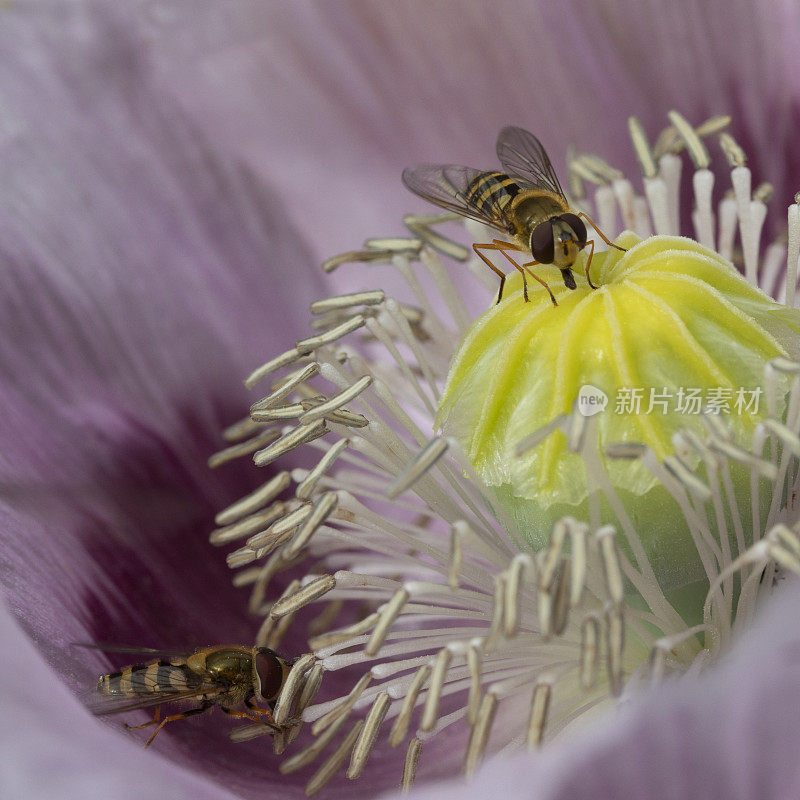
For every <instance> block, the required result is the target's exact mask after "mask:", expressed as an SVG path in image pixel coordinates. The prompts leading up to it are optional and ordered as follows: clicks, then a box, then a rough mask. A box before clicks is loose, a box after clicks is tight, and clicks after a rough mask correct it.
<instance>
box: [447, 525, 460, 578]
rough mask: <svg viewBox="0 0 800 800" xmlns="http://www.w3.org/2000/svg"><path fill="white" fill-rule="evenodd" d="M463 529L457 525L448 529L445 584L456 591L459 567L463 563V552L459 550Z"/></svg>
mask: <svg viewBox="0 0 800 800" xmlns="http://www.w3.org/2000/svg"><path fill="white" fill-rule="evenodd" d="M462 536H463V527H461V526H459V525H458V523H456V524H455V525H453V527H452V528H450V561H449V564H448V571H447V584H448V586H450V588H451V589H454V590H455V589H458V585H459V576H460V574H461V565H462V563H463V558H464V556H463V551H462V549H461V538H462Z"/></svg>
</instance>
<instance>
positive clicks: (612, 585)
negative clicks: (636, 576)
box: [595, 525, 625, 606]
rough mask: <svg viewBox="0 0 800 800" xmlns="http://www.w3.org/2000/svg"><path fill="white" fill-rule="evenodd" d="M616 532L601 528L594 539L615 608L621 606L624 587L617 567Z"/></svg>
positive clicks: (607, 527)
mask: <svg viewBox="0 0 800 800" xmlns="http://www.w3.org/2000/svg"><path fill="white" fill-rule="evenodd" d="M615 533H616V531H615V530H614V528H613V527H612V526H611V525H606V526H604V527H602V528H601V529H600V530H599V531H597V533H596V534H595V537H596V538H597V540H598V541H599V543H600V554H601V555H602V558H603V574H604V576H605V579H606V588H607V589H608V596H609V597H610V598H611V602H612V603H614V604H615V605H617V606H621V605H622V601H623V599H624V597H625V587H624V585H623V582H622V571H621V570H620V566H619V552H618V551H617V539H616V536H615Z"/></svg>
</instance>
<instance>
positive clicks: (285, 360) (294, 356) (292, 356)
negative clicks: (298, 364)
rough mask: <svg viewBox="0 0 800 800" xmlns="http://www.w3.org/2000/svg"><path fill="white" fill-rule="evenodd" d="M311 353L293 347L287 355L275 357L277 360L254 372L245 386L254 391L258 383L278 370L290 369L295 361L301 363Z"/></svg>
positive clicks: (274, 359) (263, 365)
mask: <svg viewBox="0 0 800 800" xmlns="http://www.w3.org/2000/svg"><path fill="white" fill-rule="evenodd" d="M309 352H311V351H310V349H309V350H306V351H300V350H298V349H297V348H296V347H293V348H291V350H287V351H286V352H285V353H281V354H280V355H279V356H275V358H273V359H271V360H270V361H267V363H266V364H262V365H261V366H260V367H259V368H258V369H255V370H253V371H252V372H251V373H250V374H249V375H248V376H247V378H245V381H244V385H245V386H246V387H247V388H248V389H252V388H253V387H254V386H255V385H256V384H257V383H259V382H260V381H262V380H263V379H264V378H266V377H267V376H268V375H271V374H272V373H273V372H277V370H279V369H281V368H282V367H288V366H289V365H290V364H294V362H295V361H299V360H300V359H302V358H307V357H308V354H309Z"/></svg>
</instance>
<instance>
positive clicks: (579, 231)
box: [561, 214, 586, 250]
mask: <svg viewBox="0 0 800 800" xmlns="http://www.w3.org/2000/svg"><path fill="white" fill-rule="evenodd" d="M561 219H562V220H563V221H564V222H566V223H567V225H569V226H570V228H572V230H573V231H574V233H575V236H576V237H577V239H578V244H579V245H580V248H581V250H582V249H583V248H584V247H586V226H585V225H584V224H583V220H582V219H581V218H580V217H579V216H578V215H577V214H562V215H561Z"/></svg>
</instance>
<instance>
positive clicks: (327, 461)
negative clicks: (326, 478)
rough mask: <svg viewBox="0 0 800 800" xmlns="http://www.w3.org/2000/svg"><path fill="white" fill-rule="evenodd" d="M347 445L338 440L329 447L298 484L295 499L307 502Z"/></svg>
mask: <svg viewBox="0 0 800 800" xmlns="http://www.w3.org/2000/svg"><path fill="white" fill-rule="evenodd" d="M348 444H349V440H347V439H340V440H339V441H338V442H336V443H335V444H333V445H331V447H330V448H329V449H328V451H327V452H326V453H325V455H324V456H322V458H321V459H320V460H319V461H318V462H317V465H316V466H315V467H314V468H313V469H312V470H311V471H310V472H309V473H308V475H306V477H305V478H304V479H303V480H302V481H301V482H300V483H299V484H298V486H297V491H296V492H295V497H297V499H298V500H307V499H308V498H309V497H311V495H312V494H313V493H314V490H315V489H316V487H317V484H318V483H319V480H320V478H321V477H322V476H323V475H324V474H325V473H326V472H327V471H328V470H329V469H330V468H331V467H332V466H333V464H334V462H335V461H336V459H337V458H338V457H339V456H340V455H341V454H342V451H343V450H344V449H345V448H346V447H347V445H348Z"/></svg>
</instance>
